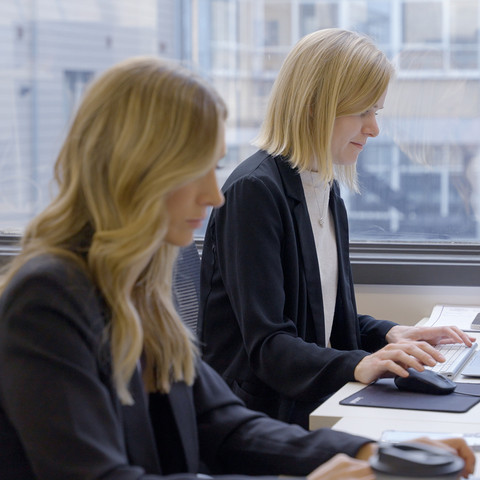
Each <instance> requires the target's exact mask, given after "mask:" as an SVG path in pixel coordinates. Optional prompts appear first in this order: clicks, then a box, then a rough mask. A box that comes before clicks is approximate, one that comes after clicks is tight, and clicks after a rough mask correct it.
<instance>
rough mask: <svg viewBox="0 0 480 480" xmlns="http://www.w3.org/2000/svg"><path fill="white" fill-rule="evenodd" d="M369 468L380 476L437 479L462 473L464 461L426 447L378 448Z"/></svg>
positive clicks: (398, 446)
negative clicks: (437, 477)
mask: <svg viewBox="0 0 480 480" xmlns="http://www.w3.org/2000/svg"><path fill="white" fill-rule="evenodd" d="M370 466H371V467H372V469H373V470H374V471H376V472H379V473H385V474H388V475H400V476H404V477H434V476H442V475H445V476H447V475H453V474H456V473H459V472H460V471H461V470H462V468H463V466H464V461H463V460H462V459H461V458H460V457H457V456H456V455H453V454H451V453H449V452H447V451H446V450H444V449H442V448H439V447H434V446H431V445H426V444H423V443H415V442H408V443H395V444H382V445H379V448H378V452H377V454H376V455H373V456H372V457H371V458H370Z"/></svg>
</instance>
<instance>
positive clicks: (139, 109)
mask: <svg viewBox="0 0 480 480" xmlns="http://www.w3.org/2000/svg"><path fill="white" fill-rule="evenodd" d="M226 115H227V111H226V106H225V103H224V102H223V100H222V99H221V98H220V96H219V95H218V94H217V93H216V92H215V90H214V89H213V88H212V87H211V86H210V85H209V84H208V83H206V82H204V81H203V80H202V79H201V78H200V77H198V76H196V75H194V74H193V73H191V72H190V71H187V70H185V69H183V68H181V67H180V66H178V65H176V64H171V63H166V62H164V61H161V60H159V59H157V58H151V57H141V58H134V59H129V60H127V61H124V62H121V63H119V64H117V65H116V66H114V67H112V68H110V69H109V70H107V71H106V72H105V73H104V74H103V75H102V76H100V78H99V79H98V80H96V81H95V82H94V83H93V84H92V85H91V87H90V88H89V89H88V91H87V93H86V96H85V97H84V99H83V101H82V103H81V105H80V107H79V109H78V112H77V114H76V116H75V118H74V120H73V123H72V125H71V127H70V130H69V133H68V135H67V138H66V140H65V142H64V145H63V147H62V149H61V151H60V154H59V156H58V159H57V162H56V165H55V179H56V182H57V183H58V187H59V192H58V195H57V196H56V198H55V199H54V200H53V201H52V203H51V204H50V205H49V206H48V207H47V208H46V209H45V210H44V211H43V212H42V213H41V214H40V215H38V216H37V217H36V218H35V219H34V220H33V221H32V222H31V223H30V224H29V226H28V227H27V230H26V232H25V235H24V237H23V249H22V254H21V255H20V256H19V257H18V259H16V261H15V262H14V264H13V265H12V269H11V270H10V271H9V274H8V276H7V279H6V281H8V278H9V277H11V275H13V273H14V272H15V271H16V270H17V269H18V268H19V266H20V265H21V264H22V263H24V262H25V261H26V260H27V259H28V258H31V257H32V256H35V255H38V254H40V253H44V252H53V253H55V254H60V255H65V256H68V257H70V258H72V259H73V260H75V261H77V262H79V263H80V264H82V265H83V266H84V267H85V269H86V271H87V273H88V274H89V275H90V276H91V278H92V279H93V281H94V282H95V284H96V285H97V286H98V288H99V289H100V291H101V293H102V295H103V296H104V298H105V300H106V302H107V304H108V306H109V308H110V310H111V322H110V325H109V327H108V328H109V329H108V334H109V338H110V341H111V352H112V360H113V377H114V382H115V386H116V389H117V392H118V395H119V397H120V399H121V400H122V402H123V403H125V404H129V403H131V402H132V398H131V395H130V393H129V391H128V382H129V380H130V377H131V375H132V373H133V371H134V369H135V367H136V364H137V362H138V360H139V358H140V356H141V354H142V352H143V354H144V359H145V361H146V363H145V368H144V380H145V381H146V385H147V388H148V390H149V391H162V392H167V391H168V390H169V388H170V384H171V382H172V381H178V380H184V381H186V382H187V383H189V384H191V383H192V382H193V379H194V376H195V358H196V346H195V342H194V339H193V336H192V335H191V334H190V333H189V332H188V330H187V329H186V328H185V327H184V326H183V324H182V322H181V321H180V319H179V317H178V315H177V313H176V311H175V308H174V306H173V302H172V298H171V277H172V268H173V263H174V259H175V257H176V253H177V248H175V247H173V246H169V245H167V244H166V243H165V242H164V238H165V235H166V232H167V227H168V218H167V210H166V197H167V196H168V194H169V193H170V192H172V191H173V190H174V189H176V188H178V187H179V186H181V185H183V184H185V183H187V182H188V181H191V180H193V179H195V178H198V177H199V176H201V175H203V174H205V173H206V172H207V171H208V170H209V169H211V168H212V167H213V165H214V162H215V159H214V157H213V154H214V149H215V145H216V142H217V136H218V135H219V134H220V133H219V132H220V131H221V130H220V123H221V122H222V121H223V120H224V119H225V118H226ZM85 237H87V238H85ZM85 243H86V245H87V246H86V247H85V248H83V247H82V245H83V244H85ZM82 248H83V251H82ZM3 285H5V281H4V283H3Z"/></svg>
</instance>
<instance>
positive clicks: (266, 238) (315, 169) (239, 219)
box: [198, 28, 472, 427]
mask: <svg viewBox="0 0 480 480" xmlns="http://www.w3.org/2000/svg"><path fill="white" fill-rule="evenodd" d="M393 73H394V69H393V66H392V64H391V63H390V61H389V60H388V58H387V57H386V56H385V54H384V53H383V52H381V51H380V50H379V49H378V48H377V47H376V46H375V45H374V43H373V42H372V41H371V40H370V39H369V38H368V37H366V36H364V35H361V34H358V33H356V32H352V31H348V30H343V29H337V28H332V29H325V30H319V31H316V32H313V33H311V34H309V35H307V36H305V37H304V38H302V39H301V40H300V41H299V42H298V43H297V44H296V45H295V46H294V47H293V49H292V50H291V51H290V52H289V54H288V55H287V57H286V59H285V61H284V63H283V65H282V67H281V69H280V72H279V74H278V76H277V79H276V81H275V83H274V85H273V88H272V92H271V95H270V99H269V103H268V106H267V111H266V115H265V119H264V122H263V124H262V126H261V129H260V133H259V135H258V137H257V139H256V142H255V144H256V145H257V146H258V147H259V151H258V152H256V153H255V154H254V155H252V156H251V157H250V158H249V159H247V160H245V161H244V162H242V163H241V164H240V165H239V166H238V167H237V169H236V170H235V171H234V172H233V173H232V174H231V176H230V177H229V179H227V181H226V183H225V185H224V186H223V189H222V190H223V193H224V196H225V205H224V206H223V207H222V208H221V209H219V210H216V211H214V212H212V215H211V218H210V221H209V226H208V228H207V233H206V236H205V242H204V246H203V257H202V277H201V278H202V284H201V306H200V317H199V324H198V332H199V336H200V340H201V345H202V346H203V352H204V359H205V360H206V361H207V362H208V363H210V365H211V366H213V367H214V368H215V369H216V370H217V371H218V372H219V373H220V374H221V375H222V376H223V378H224V379H225V380H226V381H227V383H228V384H229V385H230V386H231V388H232V389H233V391H234V392H235V393H236V394H237V395H238V396H240V397H241V398H242V399H243V400H244V401H245V402H246V404H247V406H249V407H250V408H253V409H257V410H260V411H262V412H265V413H267V414H269V415H270V416H272V417H274V418H278V419H281V420H284V421H287V422H291V423H298V424H300V425H302V426H304V427H308V418H309V414H310V412H312V411H313V410H314V409H315V408H316V407H317V406H318V405H319V404H320V403H322V401H323V400H324V399H325V398H326V397H328V396H329V395H331V394H332V393H333V392H335V391H336V390H338V389H339V388H340V387H342V386H343V385H344V384H345V383H347V382H348V381H353V380H356V381H360V382H363V383H370V382H372V381H373V380H375V379H377V378H379V377H381V376H383V375H385V374H389V375H400V376H402V377H406V376H408V372H407V368H408V367H413V368H415V369H417V370H423V368H424V365H434V364H435V363H436V362H437V361H442V360H443V357H442V356H441V355H440V354H439V353H438V352H437V351H436V350H435V349H434V347H433V346H432V345H431V344H436V343H438V342H440V341H441V342H442V343H448V342H451V343H456V342H465V343H466V344H467V345H471V340H472V339H471V338H470V337H469V336H467V335H466V334H465V333H463V332H461V331H460V330H459V329H458V328H456V327H445V328H415V327H406V326H400V325H396V324H395V323H393V322H389V321H379V320H376V319H374V318H372V317H371V316H369V315H359V314H357V310H356V305H355V293H354V285H353V279H352V273H351V267H350V262H349V237H348V220H347V213H346V210H345V206H344V203H343V200H342V199H341V197H340V189H339V183H338V181H341V182H343V183H344V184H346V185H347V186H348V187H350V188H351V189H352V190H354V191H356V190H358V186H357V175H356V162H357V158H358V156H359V154H360V152H361V151H362V150H363V148H364V147H365V145H366V143H367V141H368V140H369V139H370V138H372V137H376V136H377V135H378V133H379V128H378V125H377V121H376V114H377V111H378V110H380V109H382V108H383V106H384V102H385V97H386V94H387V87H388V84H389V82H390V79H391V77H392V75H393ZM400 342H401V343H400Z"/></svg>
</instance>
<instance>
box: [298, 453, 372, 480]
mask: <svg viewBox="0 0 480 480" xmlns="http://www.w3.org/2000/svg"><path fill="white" fill-rule="evenodd" d="M307 479H308V480H350V479H352V480H353V479H362V480H374V479H375V475H374V474H373V471H372V469H371V468H370V465H369V464H368V462H366V461H365V460H357V459H356V458H352V457H349V456H348V455H345V454H344V453H338V454H337V455H335V456H334V457H333V458H331V459H330V460H328V462H325V463H323V464H322V465H320V466H319V467H318V468H316V469H315V470H314V471H313V472H312V473H310V474H309V475H307Z"/></svg>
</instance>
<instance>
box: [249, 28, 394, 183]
mask: <svg viewBox="0 0 480 480" xmlns="http://www.w3.org/2000/svg"><path fill="white" fill-rule="evenodd" d="M392 75H393V66H392V64H391V63H390V62H389V60H388V59H387V57H386V56H385V54H384V53H383V52H381V51H380V50H379V49H378V48H377V47H376V46H375V45H374V44H373V43H372V41H371V40H370V39H369V38H367V37H365V36H363V35H360V34H358V33H355V32H351V31H348V30H342V29H337V28H331V29H325V30H319V31H316V32H314V33H311V34H309V35H307V36H305V37H303V38H302V39H301V40H300V41H299V42H298V43H297V44H296V45H295V46H294V48H293V49H292V50H291V51H290V53H289V54H288V55H287V58H286V59H285V61H284V63H283V65H282V67H281V69H280V72H279V74H278V76H277V79H276V81H275V83H274V85H273V89H272V92H271V95H270V99H269V103H268V107H267V112H266V116H265V119H264V122H263V124H262V127H261V129H260V133H259V135H258V137H257V139H256V140H255V142H254V143H255V145H256V146H258V147H259V148H261V149H263V150H266V151H267V152H268V153H270V154H272V155H283V156H285V157H288V158H289V161H290V163H291V165H292V166H293V167H296V168H298V169H299V170H300V171H301V170H306V169H311V168H315V169H317V170H318V171H319V172H320V173H321V174H322V176H323V178H324V180H325V181H328V182H329V181H331V180H332V179H333V178H334V176H335V170H336V171H337V173H336V174H337V175H338V176H340V179H341V180H343V181H344V182H345V183H346V184H347V185H348V186H349V187H350V188H352V189H353V190H357V183H356V168H355V165H353V166H346V167H342V168H338V167H339V166H336V167H335V168H334V165H333V161H332V156H331V137H332V132H333V126H334V122H335V118H337V117H341V116H345V115H353V114H357V113H361V112H363V111H365V110H367V109H369V108H371V107H372V106H373V105H375V103H376V102H377V101H378V99H379V98H380V97H381V95H382V94H383V93H384V92H385V90H386V88H387V86H388V84H389V82H390V79H391V77H392Z"/></svg>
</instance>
